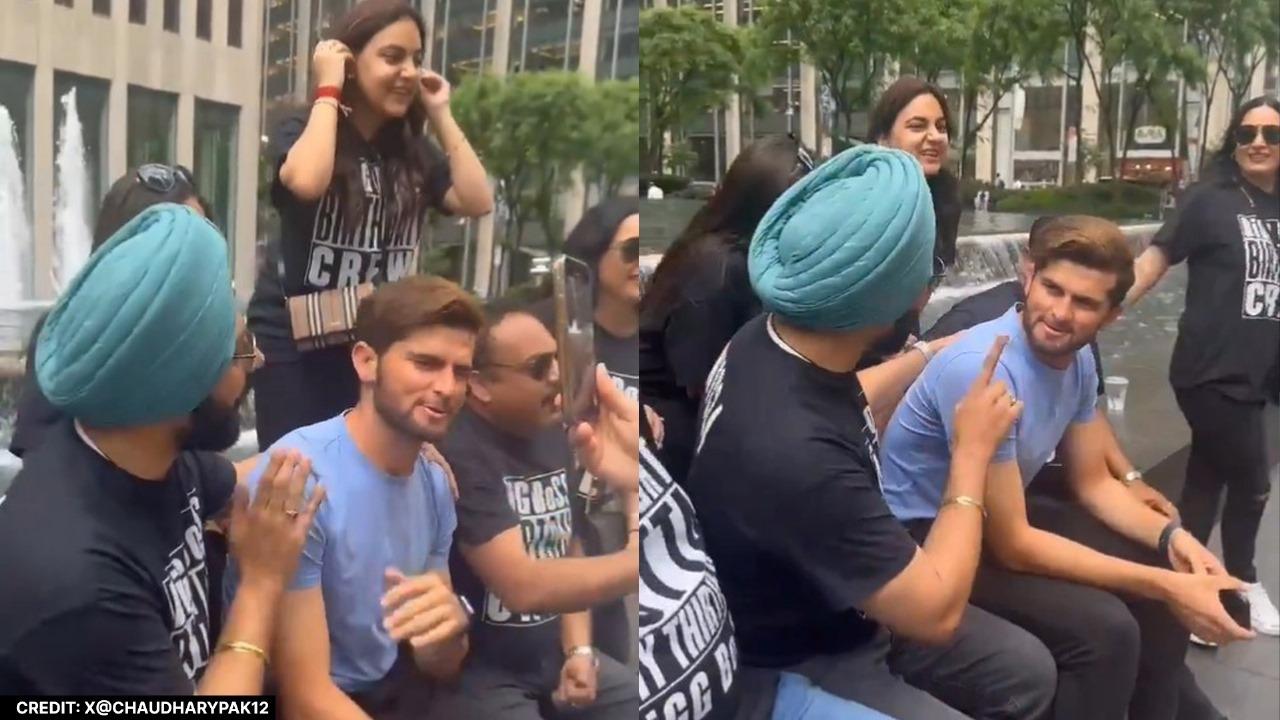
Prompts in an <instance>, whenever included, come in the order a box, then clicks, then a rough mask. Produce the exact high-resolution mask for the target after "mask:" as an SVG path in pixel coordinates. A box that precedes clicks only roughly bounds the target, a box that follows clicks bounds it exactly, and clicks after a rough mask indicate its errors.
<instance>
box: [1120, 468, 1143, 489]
mask: <svg viewBox="0 0 1280 720" xmlns="http://www.w3.org/2000/svg"><path fill="white" fill-rule="evenodd" d="M1141 479H1142V473H1140V472H1138V471H1137V470H1130V471H1129V472H1127V473H1125V474H1124V479H1122V480H1121V481H1120V482H1122V483H1124V486H1125V487H1129V486H1131V485H1133V484H1134V483H1135V482H1137V481H1139V480H1141Z"/></svg>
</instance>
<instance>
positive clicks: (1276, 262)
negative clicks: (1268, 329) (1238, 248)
mask: <svg viewBox="0 0 1280 720" xmlns="http://www.w3.org/2000/svg"><path fill="white" fill-rule="evenodd" d="M1236 221H1237V222H1238V223H1239V225H1240V240H1241V242H1243V243H1244V298H1243V307H1242V309H1241V314H1242V316H1243V317H1244V319H1246V320H1272V321H1275V322H1280V221H1278V220H1276V219H1274V218H1271V219H1265V220H1264V219H1261V218H1259V217H1258V216H1257V215H1236Z"/></svg>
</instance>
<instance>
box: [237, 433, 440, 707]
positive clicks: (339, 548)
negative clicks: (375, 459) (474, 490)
mask: <svg viewBox="0 0 1280 720" xmlns="http://www.w3.org/2000/svg"><path fill="white" fill-rule="evenodd" d="M278 449H281V450H298V451H299V452H301V453H302V454H303V455H305V456H306V457H307V458H309V459H310V460H311V472H312V477H311V479H310V480H308V481H307V488H308V493H309V492H310V490H311V488H313V487H314V486H315V483H316V482H319V483H321V484H323V485H324V487H325V490H326V493H327V495H326V498H325V501H324V504H322V505H321V506H320V510H319V511H318V512H317V513H316V518H315V522H313V523H312V525H311V531H310V533H308V535H307V542H306V545H305V546H304V548H303V551H302V557H301V558H300V559H299V561H298V572H297V574H296V575H295V576H294V579H293V583H292V584H291V585H290V590H305V589H307V588H313V587H316V586H317V585H319V586H320V587H321V590H322V593H323V594H324V608H325V620H326V621H327V623H328V626H329V646H330V661H329V673H330V676H331V677H332V678H333V681H334V684H336V685H337V686H338V687H339V688H341V689H342V690H344V691H346V692H360V691H362V690H367V689H369V688H371V687H372V686H373V685H374V684H375V683H377V682H378V681H379V680H381V679H382V678H383V677H384V676H385V675H386V674H387V672H388V671H390V670H391V666H392V664H394V663H395V660H396V644H395V643H394V642H393V641H392V640H391V638H390V637H389V636H388V635H387V631H386V630H385V629H384V628H383V626H382V622H383V611H382V606H381V604H380V603H381V600H382V595H383V593H385V592H386V580H385V577H384V575H385V571H386V569H387V568H389V567H395V568H398V569H399V570H400V571H401V572H403V573H404V574H405V575H418V574H421V573H423V572H425V571H427V570H433V569H434V570H447V569H448V567H449V547H450V544H451V543H452V540H453V531H454V529H455V528H456V527H457V525H458V518H457V514H456V512H455V509H454V504H453V494H452V492H450V490H449V483H448V481H447V480H446V479H445V476H444V472H443V471H442V470H441V469H440V468H439V467H438V466H436V465H434V464H431V463H428V462H427V461H426V460H425V459H423V458H422V457H421V456H419V458H418V461H417V463H415V465H414V468H413V474H412V475H410V476H409V477H395V476H392V475H388V474H386V473H384V472H382V471H381V470H379V469H378V468H377V467H375V466H374V465H373V463H371V462H369V460H368V459H366V458H365V456H364V455H363V454H361V452H360V451H359V450H358V449H357V448H356V445H355V442H354V441H353V440H352V439H351V434H350V433H349V432H348V431H347V423H346V416H345V415H339V416H338V417H335V418H333V419H331V420H326V421H324V422H321V423H317V424H315V425H311V426H309V427H304V428H301V429H298V430H294V431H293V432H291V433H289V434H288V435H285V436H284V437H283V438H281V439H280V440H279V441H277V442H276V443H275V444H274V445H272V446H271V450H278ZM266 465H267V463H266V461H265V459H264V460H263V461H262V462H259V463H258V466H257V468H255V469H254V472H253V475H252V476H251V477H250V478H249V487H250V490H251V491H252V492H256V491H257V488H258V482H259V480H260V479H261V476H262V471H263V470H264V469H265V467H266ZM237 582H238V574H237V573H236V572H235V568H234V567H233V564H231V563H228V566H227V573H226V580H225V582H224V596H225V597H226V598H227V602H226V604H225V607H228V608H229V607H230V598H231V597H232V596H233V595H234V593H235V587H236V583H237Z"/></svg>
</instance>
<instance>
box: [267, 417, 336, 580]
mask: <svg viewBox="0 0 1280 720" xmlns="http://www.w3.org/2000/svg"><path fill="white" fill-rule="evenodd" d="M277 450H281V451H284V450H297V451H298V452H300V453H302V454H303V455H304V456H306V457H308V458H311V459H312V469H311V477H309V478H307V491H306V497H308V498H310V497H311V493H313V492H315V489H316V485H317V484H318V483H319V480H318V468H316V466H315V464H314V463H315V459H314V458H315V452H314V450H313V449H312V448H310V447H307V446H306V444H305V443H303V442H300V441H299V440H298V439H297V438H284V439H281V440H280V441H279V442H277V443H276V444H275V445H272V446H271V447H270V448H269V449H268V450H267V451H266V452H264V453H263V454H262V458H261V459H260V460H259V461H258V464H257V465H256V466H254V468H253V471H252V472H250V473H249V478H248V481H247V484H248V486H249V498H250V502H252V501H253V498H255V497H257V494H258V485H259V483H261V482H262V475H263V473H264V472H265V471H266V469H267V466H268V465H270V464H271V462H270V458H271V453H273V452H275V451H277ZM330 518H331V515H330V512H329V502H328V501H327V500H326V501H325V502H324V503H321V505H320V509H319V510H317V511H316V517H315V519H314V520H313V521H312V522H311V529H309V530H308V531H307V541H306V543H305V544H304V545H303V546H302V555H301V556H300V557H299V558H298V570H297V572H296V573H294V576H293V581H292V582H291V583H289V589H290V590H307V589H310V588H313V587H316V586H317V585H319V584H320V568H321V567H322V566H323V563H324V539H325V531H324V528H325V526H326V525H327V523H328V522H330Z"/></svg>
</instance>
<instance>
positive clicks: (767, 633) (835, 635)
mask: <svg viewBox="0 0 1280 720" xmlns="http://www.w3.org/2000/svg"><path fill="white" fill-rule="evenodd" d="M869 416H870V412H869V410H868V408H867V405H866V399H865V397H864V396H863V393H862V387H861V385H860V384H859V383H858V378H857V375H855V374H854V373H831V372H828V371H826V370H823V369H821V368H819V367H817V366H815V365H812V364H811V363H809V362H808V361H806V360H804V359H803V358H801V357H798V356H797V355H795V354H793V353H792V352H791V351H790V350H789V349H788V348H786V347H785V345H784V344H783V343H782V341H781V340H780V339H779V338H777V337H776V336H775V334H774V333H772V332H771V329H770V327H769V323H768V316H761V317H758V318H756V319H755V320H752V321H751V322H749V323H747V325H746V326H744V327H743V328H742V330H741V331H739V332H738V334H737V335H735V336H734V338H733V340H732V341H731V342H730V343H729V346H728V348H727V349H726V350H725V353H724V355H723V356H722V357H721V359H720V360H719V361H718V362H717V364H716V367H715V368H714V369H713V370H712V371H711V376H710V378H709V379H708V383H707V397H706V400H705V410H704V414H703V429H702V436H703V441H702V446H701V448H700V449H699V451H698V454H697V456H696V457H695V459H694V462H693V469H692V471H691V472H690V475H689V478H688V481H687V487H688V491H689V495H690V497H691V498H692V499H693V503H694V507H695V508H696V509H697V512H698V519H699V520H700V521H701V523H702V529H703V533H704V535H705V538H706V543H707V551H708V553H709V554H710V555H711V558H712V559H713V560H714V561H715V565H716V570H717V571H718V574H719V577H720V585H721V587H722V588H723V589H724V593H725V596H726V597H727V598H728V601H729V609H730V610H731V612H732V614H733V621H734V625H735V626H736V628H737V638H738V647H739V649H740V650H741V653H742V660H743V664H744V665H752V666H759V667H784V666H788V665H792V664H794V663H797V662H800V661H802V660H804V659H806V658H809V657H813V656H815V655H820V654H828V653H838V652H843V651H846V650H849V649H851V648H854V647H857V646H859V645H861V644H863V643H865V642H866V641H868V640H869V639H870V638H871V637H872V636H873V635H874V634H875V632H876V629H877V627H878V625H877V623H876V622H875V621H874V620H872V619H870V618H868V617H866V616H865V615H864V614H863V613H862V612H861V611H860V610H859V609H858V608H859V606H860V605H861V604H862V603H863V602H865V601H866V599H867V598H868V597H869V596H870V595H872V594H873V593H875V592H876V591H877V590H879V589H880V588H881V587H882V586H883V585H884V584H885V583H887V582H888V581H889V580H891V579H893V578H894V577H896V576H897V575H898V573H900V572H901V571H902V570H903V569H904V568H905V567H906V566H907V564H908V563H909V562H910V561H911V558H912V557H913V556H914V554H915V552H916V544H915V542H913V541H912V540H911V537H910V536H909V535H908V534H907V531H906V530H905V529H904V528H903V527H902V525H900V524H899V523H898V521H897V520H895V519H894V517H893V513H891V512H890V511H889V507H888V505H886V504H885V501H884V497H883V496H882V495H881V490H880V470H879V461H878V460H877V454H878V447H879V443H878V441H877V438H876V434H875V425H874V423H872V422H871V420H870V419H869Z"/></svg>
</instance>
